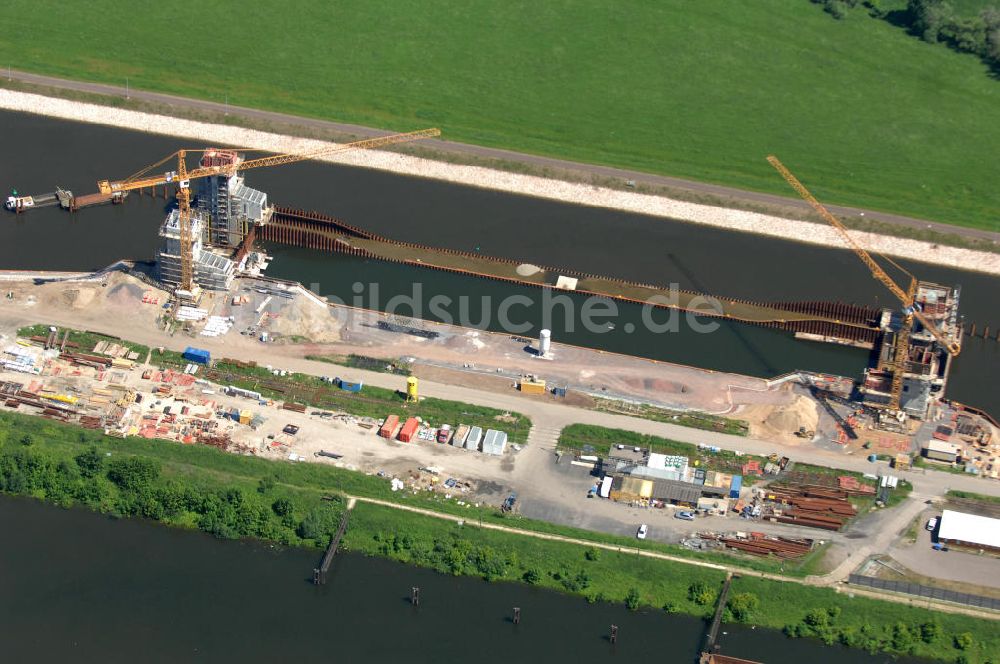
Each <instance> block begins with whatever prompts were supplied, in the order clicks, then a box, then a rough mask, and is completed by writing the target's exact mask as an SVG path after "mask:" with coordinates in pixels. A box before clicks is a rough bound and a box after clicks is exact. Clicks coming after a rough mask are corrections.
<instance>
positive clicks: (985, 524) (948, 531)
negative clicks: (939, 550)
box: [938, 510, 1000, 551]
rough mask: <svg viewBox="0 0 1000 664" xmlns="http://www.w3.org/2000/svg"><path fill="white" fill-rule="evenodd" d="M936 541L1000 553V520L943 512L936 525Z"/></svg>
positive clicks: (949, 511) (976, 515)
mask: <svg viewBox="0 0 1000 664" xmlns="http://www.w3.org/2000/svg"><path fill="white" fill-rule="evenodd" d="M938 541H939V542H944V543H945V544H955V545H958V546H967V547H971V548H976V549H989V550H991V551H1000V519H994V518H992V517H988V516H979V515H978V514H966V513H965V512H955V511H953V510H945V511H944V513H943V514H942V515H941V520H940V523H939V524H938Z"/></svg>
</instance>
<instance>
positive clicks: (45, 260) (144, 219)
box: [0, 112, 1000, 414]
mask: <svg viewBox="0 0 1000 664" xmlns="http://www.w3.org/2000/svg"><path fill="white" fill-rule="evenodd" d="M0 132H2V134H0V135H2V136H3V139H4V145H5V148H6V153H7V154H8V155H16V158H12V157H8V158H5V159H3V160H2V161H0V186H8V185H10V186H16V187H18V188H19V189H20V190H21V191H23V192H28V193H41V192H46V191H51V190H52V189H53V188H54V187H55V186H56V185H59V186H62V187H64V188H69V189H72V190H73V191H75V192H77V193H84V192H91V191H93V190H94V189H95V182H96V180H98V179H100V178H107V177H122V176H125V175H126V174H128V173H132V172H134V171H136V170H138V169H140V168H142V167H143V166H144V165H145V164H146V163H148V162H152V161H155V160H157V159H159V158H160V157H162V156H163V155H166V154H169V153H170V152H171V151H173V150H176V149H177V148H179V147H197V146H196V145H193V144H192V143H191V142H190V141H182V140H179V139H174V138H170V137H163V136H154V135H148V134H139V133H135V132H128V131H123V130H120V129H114V128H108V127H102V126H98V125H83V124H76V123H69V122H62V121H58V120H52V119H48V118H43V117H39V116H32V115H27V114H17V113H4V112H0ZM247 179H248V183H249V184H250V185H251V186H254V187H257V188H260V189H262V190H264V191H267V192H268V193H269V195H270V197H271V200H272V201H273V202H276V203H279V204H282V205H289V206H294V207H302V208H306V209H313V210H318V211H320V212H324V213H327V214H332V215H334V216H337V217H340V218H342V219H344V220H346V221H348V222H350V223H352V224H354V225H357V226H360V227H363V228H367V229H370V230H372V231H375V232H377V233H381V234H384V235H386V236H388V237H392V238H397V239H400V240H407V241H413V242H420V243H424V244H430V245H436V246H443V247H449V248H455V249H463V250H467V251H479V252H481V253H483V254H486V255H494V256H500V257H507V258H512V259H515V260H519V261H525V262H532V263H537V264H541V265H547V266H553V267H562V268H566V269H575V270H580V271H585V272H591V273H597V274H605V275H608V276H613V277H620V278H624V279H630V280H635V281H641V282H646V283H656V284H663V285H667V284H672V283H675V284H677V286H678V287H679V288H682V289H686V290H695V291H701V292H705V293H711V294H715V295H719V296H730V297H741V298H750V299H759V300H772V301H790V300H840V301H844V302H855V303H859V304H870V305H876V306H878V305H885V306H888V305H891V304H893V300H892V298H891V296H890V295H889V294H888V293H887V292H886V291H885V290H884V288H883V287H882V286H881V285H880V284H878V283H876V282H875V281H874V280H873V279H872V278H871V277H870V276H869V274H868V271H867V270H866V269H865V268H864V266H863V265H862V264H861V263H860V261H858V259H857V258H856V257H855V256H854V255H853V254H852V253H850V252H849V251H846V250H839V249H827V248H821V247H814V246H810V245H805V244H800V243H794V242H788V241H782V240H775V239H773V238H764V237H757V236H753V235H747V234H742V233H732V232H727V231H723V230H718V229H711V228H705V227H701V226H696V225H693V224H688V223H683V222H677V221H669V220H663V219H657V218H651V217H645V216H642V215H636V214H628V213H622V212H615V211H610V210H605V209H599V208H589V207H582V206H573V205H567V204H563V203H557V202H553V201H546V200H541V199H534V198H529V197H524V196H514V195H510V194H503V193H497V192H493V191H488V190H481V189H475V188H472V187H461V186H457V185H452V184H448V183H442V182H435V181H431V180H423V179H420V178H411V177H401V176H396V175H392V174H387V173H380V172H377V171H371V170H366V169H358V168H347V167H339V166H332V165H327V164H316V163H301V164H294V165H289V166H284V167H281V168H275V169H261V170H258V171H250V172H248V177H247ZM165 206H166V201H163V200H162V199H156V200H153V199H150V198H149V197H146V198H140V197H138V196H132V197H131V198H130V200H129V201H128V202H127V204H126V205H123V206H119V207H103V208H94V209H89V210H84V211H81V212H79V213H77V214H75V215H70V214H67V213H65V212H62V211H60V210H57V209H46V210H36V211H33V212H31V213H30V214H26V215H24V216H23V217H20V218H14V217H13V216H8V217H5V218H4V222H3V223H2V224H0V266H2V267H3V268H6V269H18V268H27V269H30V268H35V269H50V270H58V269H67V270H68V269H89V268H94V267H101V266H104V265H107V264H109V263H111V262H112V261H114V260H116V259H118V258H123V257H124V258H140V259H143V258H151V257H152V255H153V252H154V250H155V246H156V230H157V227H158V224H159V223H160V222H161V221H162V217H163V213H164V210H165ZM270 250H271V251H272V253H273V254H274V255H275V261H274V262H273V264H272V267H271V270H270V274H271V275H272V276H276V277H282V278H287V279H293V280H296V281H301V282H303V283H305V284H307V285H313V286H315V288H316V289H317V290H319V291H320V292H321V293H323V294H324V295H329V296H334V297H337V298H340V299H342V300H344V301H346V302H348V303H353V302H354V301H355V300H354V298H355V296H356V291H355V288H354V285H355V283H360V284H363V285H364V287H363V289H362V294H363V296H364V298H363V300H362V302H363V303H364V305H365V306H371V303H372V300H371V294H372V290H373V289H372V287H371V284H377V285H378V290H379V297H378V298H376V299H375V304H376V305H377V306H379V307H384V306H386V304H387V303H388V300H389V298H390V297H392V296H393V295H411V294H412V293H413V287H414V284H415V283H419V284H421V287H422V293H421V297H420V298H418V301H419V303H420V306H419V308H420V309H421V310H422V311H421V313H422V315H424V316H426V317H427V318H431V319H440V318H442V316H438V315H434V313H433V312H432V311H431V310H430V307H429V302H428V300H429V299H430V298H431V297H432V296H434V295H443V296H447V297H449V298H451V299H452V300H453V301H458V300H459V299H460V297H461V296H463V295H464V296H467V297H468V298H469V300H470V308H469V311H468V319H469V320H471V321H472V322H477V321H480V320H482V316H481V313H482V311H481V310H482V309H485V310H486V311H488V312H490V319H491V320H490V324H488V325H484V326H485V327H490V328H491V329H497V325H496V319H497V313H498V312H497V308H498V307H499V303H500V302H502V301H503V299H504V298H505V297H508V296H511V295H514V294H519V293H521V294H525V295H528V296H530V297H532V298H533V299H535V300H539V299H540V296H541V291H539V290H537V289H533V288H528V287H517V286H511V285H504V284H499V283H495V282H487V281H483V280H480V279H475V278H463V277H457V276H453V275H445V274H443V273H437V272H432V271H429V270H421V269H419V268H411V267H404V266H398V265H388V264H384V263H380V262H372V261H362V260H358V259H353V258H345V257H342V256H335V255H330V254H323V253H319V252H313V251H307V250H302V249H298V248H291V247H277V246H272V247H271V248H270ZM998 260H1000V258H998ZM900 263H901V264H902V265H903V266H904V267H906V268H907V269H908V270H910V271H911V272H913V273H914V274H916V275H918V276H919V277H920V278H922V279H927V280H931V281H937V282H940V283H943V284H960V285H961V286H962V313H963V315H964V316H965V319H966V321H968V322H970V323H972V322H975V323H976V324H977V326H978V328H979V329H980V330H982V329H983V327H984V325H986V324H990V325H991V326H992V328H993V329H994V330H996V329H997V328H998V326H1000V315H998V314H1000V312H998V310H997V296H996V295H997V293H998V292H1000V279H998V278H996V277H991V276H987V275H983V274H979V273H974V272H963V271H959V270H951V269H945V268H940V267H937V266H933V265H930V264H922V263H916V262H912V261H900ZM483 296H489V297H490V298H491V300H490V302H489V303H488V304H486V305H483V304H482V297H483ZM570 299H571V300H573V301H574V302H575V303H576V306H575V307H574V309H575V315H569V316H568V315H567V314H566V313H565V307H553V309H552V310H553V312H554V313H553V317H552V319H551V320H548V321H546V320H545V315H544V310H543V307H542V305H541V302H535V304H534V305H531V306H527V307H512V308H511V309H510V311H511V318H512V319H515V320H516V321H519V322H525V323H527V324H528V327H527V329H526V331H525V332H523V333H524V334H526V335H532V334H534V333H535V332H537V330H538V329H541V328H542V327H545V326H549V327H551V329H552V330H553V336H554V339H555V340H556V341H562V342H567V343H574V344H578V345H583V346H589V347H594V348H601V349H606V350H612V351H617V352H626V353H630V354H635V355H641V356H645V357H650V358H655V359H664V360H669V361H673V362H678V363H682V364H688V365H693V366H699V367H705V368H711V369H718V370H723V371H733V372H738V373H745V374H750V375H757V376H774V375H777V374H781V373H784V372H786V371H791V370H794V369H811V370H816V371H825V372H831V373H837V374H842V375H846V376H851V377H858V376H860V373H861V371H862V369H863V368H864V366H865V365H866V363H867V360H868V354H867V352H865V351H860V350H855V349H848V348H842V347H835V346H830V345H827V344H818V343H808V342H799V341H795V340H794V339H793V338H792V337H791V335H789V334H787V333H783V332H778V331H773V330H765V329H761V328H755V327H751V326H744V325H735V324H734V325H723V326H722V327H720V328H719V329H718V330H717V331H715V332H713V333H710V334H703V333H697V332H695V331H693V330H691V329H690V327H689V326H687V325H683V324H682V325H681V326H680V329H679V331H677V332H676V333H665V334H664V333H652V332H649V331H648V330H647V328H646V327H645V326H644V325H643V324H642V323H643V319H642V309H641V307H638V306H633V305H623V304H616V305H615V306H617V308H618V312H619V315H618V317H617V318H613V319H611V320H609V321H607V322H608V323H611V324H610V325H609V324H607V323H605V325H604V326H603V327H602V328H601V329H597V330H593V329H591V330H587V329H584V328H583V327H582V325H581V324H579V321H577V323H576V324H574V325H573V329H572V330H570V329H569V328H568V320H571V319H573V318H574V317H578V315H579V314H580V309H581V305H582V300H581V298H579V297H571V298H570ZM456 311H457V310H453V311H452V312H451V313H450V317H451V318H452V319H454V320H459V315H458V313H456ZM397 312H398V313H401V314H407V313H409V311H408V310H407V308H405V307H402V308H400V309H398V310H397ZM654 319H655V320H660V319H659V318H657V317H656V316H655V315H654ZM630 323H631V324H632V326H634V330H633V331H631V332H630V331H629V329H631V328H630V326H629V324H630ZM998 371H1000V344H998V343H996V342H994V341H984V340H982V339H968V338H967V339H966V341H965V345H964V348H963V352H962V355H961V357H959V358H958V361H957V362H955V364H954V370H953V373H952V377H951V382H950V385H949V395H950V396H951V397H952V398H954V399H957V400H959V401H964V402H966V403H970V404H973V405H976V406H979V407H982V408H986V409H987V410H990V411H991V412H993V413H995V414H996V413H1000V390H997V389H996V388H995V385H996V375H997V372H998ZM595 386H596V387H598V388H599V387H600V385H599V382H597V383H595Z"/></svg>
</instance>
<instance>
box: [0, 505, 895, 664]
mask: <svg viewBox="0 0 1000 664" xmlns="http://www.w3.org/2000/svg"><path fill="white" fill-rule="evenodd" d="M0 532H3V534H4V537H3V546H0V625H3V642H4V643H3V651H4V660H5V661H9V662H42V661H50V662H51V661H75V662H98V661H99V662H137V661H142V662H171V663H174V662H187V661H205V662H263V661H271V662H286V661H287V662H361V661H374V662H378V661H406V662H414V663H420V662H445V661H461V660H470V661H473V660H474V661H476V662H483V663H486V664H489V663H491V662H496V663H497V664H501V663H503V664H508V663H510V662H546V661H547V662H606V661H608V660H609V659H613V660H617V661H623V662H624V661H628V662H638V661H649V662H652V661H660V662H671V663H673V662H678V663H686V662H692V663H693V662H695V661H696V655H697V652H698V649H699V647H700V645H701V641H702V637H703V633H704V630H705V624H704V623H703V622H702V621H700V620H698V619H696V618H692V617H688V616H678V615H667V614H665V613H663V612H662V611H658V610H652V609H649V610H644V611H638V612H635V613H632V612H629V611H627V610H626V609H625V608H624V607H623V606H620V605H610V604H593V605H591V604H587V603H586V602H585V601H584V600H582V599H579V598H575V597H569V596H564V595H561V594H558V593H555V592H550V591H544V590H540V589H537V588H532V587H529V586H525V585H521V584H487V583H485V582H483V581H481V580H478V579H473V578H456V577H451V576H446V575H440V574H437V573H435V572H431V571H428V570H423V569H418V568H414V567H408V566H405V565H401V564H398V563H393V562H389V561H385V560H379V559H371V558H365V557H362V556H360V555H356V554H338V556H337V558H336V559H335V562H334V566H333V568H332V570H331V573H330V578H329V582H328V584H327V585H326V586H323V587H322V588H316V587H314V586H313V585H312V580H311V577H312V568H313V567H314V566H315V565H316V564H317V561H318V558H319V556H320V554H319V553H318V552H313V551H305V550H300V549H287V548H281V547H277V546H270V545H266V544H263V543H259V542H232V541H221V540H215V539H213V538H211V537H209V536H207V535H204V534H202V533H196V532H188V531H182V530H175V529H171V528H165V527H162V526H160V525H156V524H151V523H145V522H140V521H116V520H112V519H109V518H107V517H104V516H101V515H98V514H95V513H92V512H87V511H83V510H64V509H61V508H57V507H54V506H51V505H47V504H43V503H40V502H37V501H33V500H28V499H19V498H18V499H15V498H10V497H6V496H0ZM413 586H418V587H420V596H421V603H420V606H419V607H418V608H416V609H415V608H414V607H412V606H411V605H410V603H409V594H410V588H411V587H413ZM514 606H518V607H521V617H522V618H521V624H520V625H517V626H515V625H513V624H512V622H511V620H510V616H511V614H512V607H514ZM611 624H616V625H618V626H619V638H618V642H617V644H615V645H612V644H611V643H610V642H609V641H608V638H607V635H608V633H609V626H610V625H611ZM723 630H724V631H725V632H727V634H725V635H723V636H722V637H721V639H720V642H721V646H722V649H723V652H725V653H727V654H732V655H734V656H743V657H750V658H752V659H756V660H757V661H763V662H767V664H792V663H798V662H803V661H809V662H812V663H813V664H847V663H848V662H850V663H852V664H853V663H860V664H876V663H878V662H889V661H897V662H899V661H902V662H904V664H905V661H906V660H891V659H889V658H888V657H885V656H869V655H867V654H865V653H862V652H860V651H851V650H846V649H843V648H839V647H826V646H823V644H822V643H820V642H819V641H812V640H803V639H787V638H785V637H784V636H783V635H782V634H781V633H779V632H776V631H773V630H763V629H758V630H750V629H745V628H738V629H733V628H732V627H730V626H724V628H723Z"/></svg>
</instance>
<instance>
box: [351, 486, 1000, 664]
mask: <svg viewBox="0 0 1000 664" xmlns="http://www.w3.org/2000/svg"><path fill="white" fill-rule="evenodd" d="M404 525H405V527H403V528H402V529H401V526H404ZM345 545H346V546H347V547H348V548H349V549H351V550H353V551H359V552H362V553H365V554H367V555H372V556H382V557H388V558H391V559H393V560H398V561H400V562H404V563H408V564H414V565H420V566H422V567H429V568H432V569H435V570H437V571H439V572H441V573H444V574H454V575H461V574H465V575H473V576H480V577H483V578H484V579H486V580H488V581H520V582H523V583H528V584H531V585H538V586H542V587H546V588H551V589H554V590H559V591H561V592H567V593H571V594H577V595H581V596H583V597H585V598H586V599H587V600H588V601H591V602H597V601H613V602H623V603H625V604H626V605H627V606H629V607H630V608H634V609H637V608H639V607H654V608H659V609H663V610H665V611H667V612H682V613H687V614H691V615H696V616H704V617H706V618H707V617H708V616H710V615H711V614H712V612H713V611H714V608H715V603H716V600H717V597H718V589H719V587H720V583H721V581H722V578H723V574H722V572H719V571H715V570H706V569H699V568H684V569H683V571H681V570H675V571H674V572H672V573H671V572H668V570H669V569H670V568H671V565H672V563H665V562H663V561H657V560H652V559H648V558H644V557H638V556H633V555H630V554H627V553H619V552H610V551H604V550H599V549H593V548H588V547H585V546H580V545H577V544H571V543H565V542H546V541H537V540H533V539H529V538H527V537H523V536H518V535H510V534H506V533H501V532H496V531H491V530H483V529H480V528H476V527H475V525H474V524H465V525H458V524H454V523H448V522H444V521H441V520H439V519H434V518H431V517H426V516H423V515H419V514H412V513H399V512H398V511H397V510H393V509H392V508H388V507H383V506H376V505H365V504H361V505H359V506H358V507H357V508H355V511H354V513H353V514H352V516H351V524H350V527H349V528H348V532H347V537H346V540H345ZM725 617H726V620H727V621H729V622H744V623H750V624H755V625H762V626H766V627H773V628H776V629H782V630H784V631H785V633H786V634H788V635H789V636H793V637H813V638H819V639H822V640H824V641H825V642H827V643H830V644H833V643H842V644H844V645H848V646H850V647H855V648H862V649H866V650H869V651H870V652H873V653H874V652H887V653H892V654H906V655H916V656H921V657H931V658H935V659H941V660H945V661H955V659H956V658H957V657H958V656H959V655H965V657H966V658H967V659H966V660H964V661H969V662H985V661H987V660H988V657H989V654H990V653H993V652H996V648H998V647H1000V635H998V633H997V630H996V629H995V628H996V624H995V623H994V622H992V621H988V620H981V619H976V618H972V617H968V616H962V615H953V614H941V613H935V612H932V611H928V610H926V609H920V608H914V607H910V606H905V605H899V604H892V603H888V602H881V601H877V600H873V599H868V598H862V597H854V598H851V597H849V596H847V595H842V594H838V593H836V592H834V591H833V590H829V589H825V588H815V587H810V586H802V585H799V584H792V583H783V582H779V581H770V580H765V579H760V578H755V577H750V576H746V577H738V578H737V579H736V580H735V581H734V583H733V587H732V589H731V594H730V599H729V602H728V603H727V612H726V616H725ZM965 635H967V636H965ZM957 644H962V647H959V645H957Z"/></svg>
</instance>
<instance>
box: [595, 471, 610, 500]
mask: <svg viewBox="0 0 1000 664" xmlns="http://www.w3.org/2000/svg"><path fill="white" fill-rule="evenodd" d="M613 481H614V478H613V477H611V475H605V476H604V479H603V480H601V488H600V489H599V490H598V492H597V495H599V496H600V497H601V498H607V497H609V496H610V495H611V482H613Z"/></svg>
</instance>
